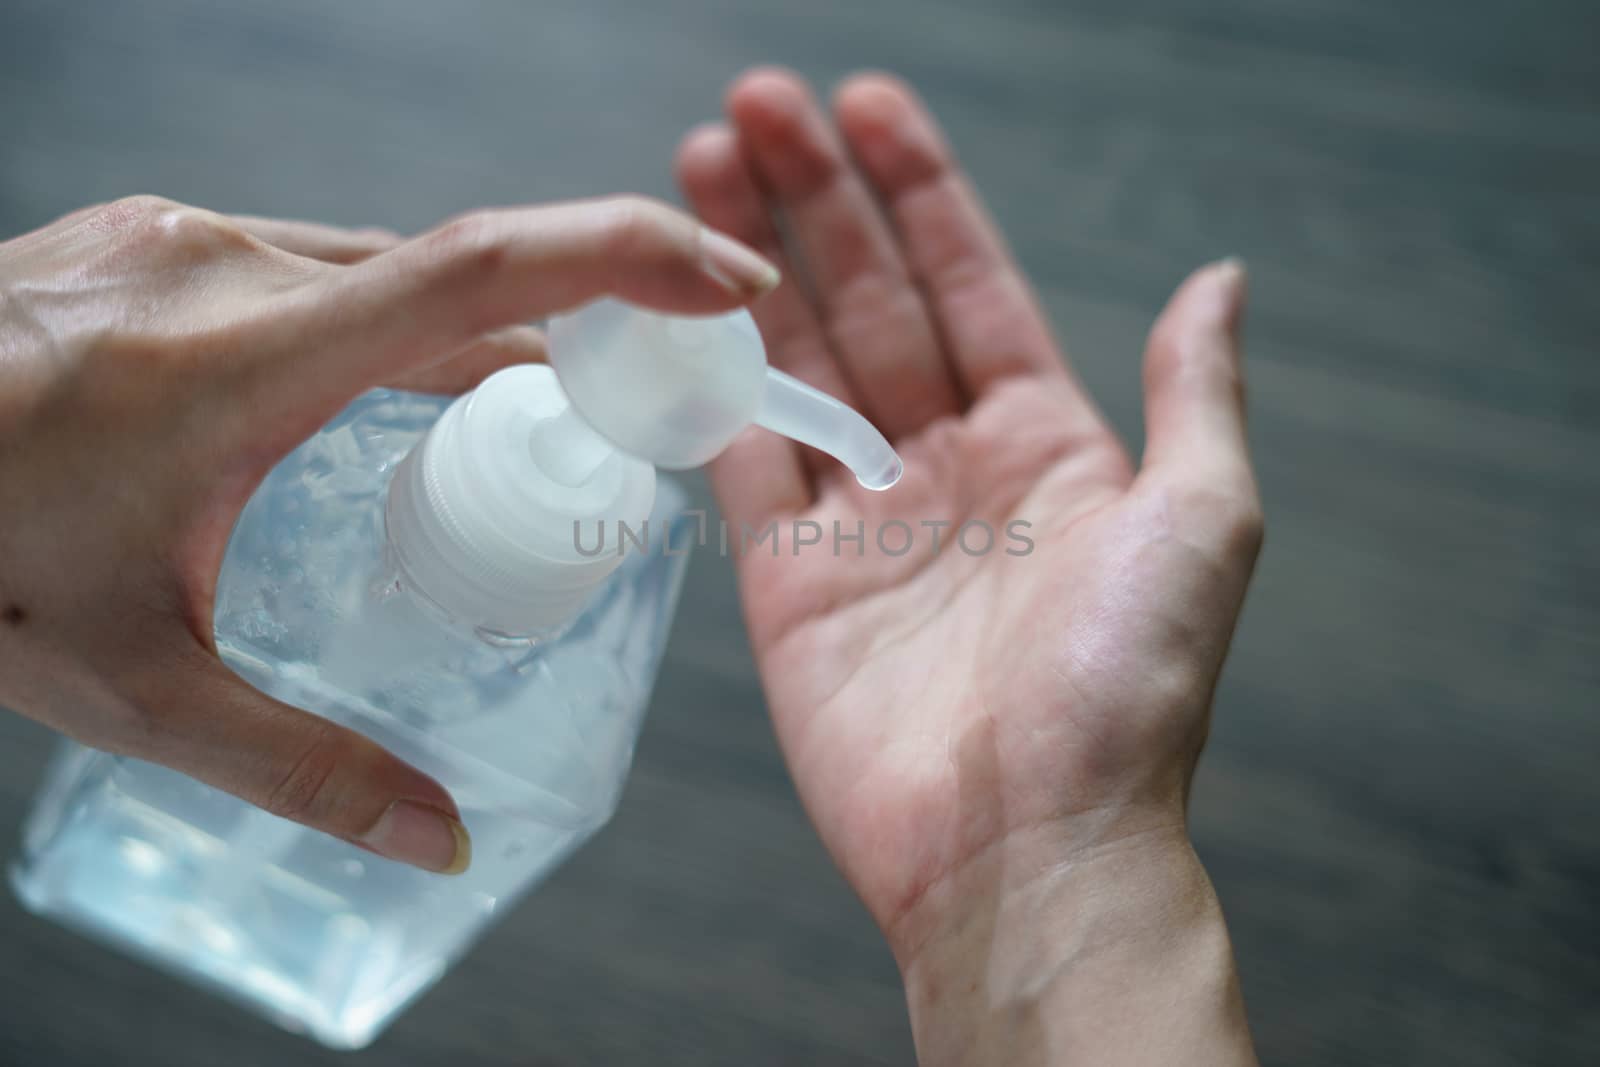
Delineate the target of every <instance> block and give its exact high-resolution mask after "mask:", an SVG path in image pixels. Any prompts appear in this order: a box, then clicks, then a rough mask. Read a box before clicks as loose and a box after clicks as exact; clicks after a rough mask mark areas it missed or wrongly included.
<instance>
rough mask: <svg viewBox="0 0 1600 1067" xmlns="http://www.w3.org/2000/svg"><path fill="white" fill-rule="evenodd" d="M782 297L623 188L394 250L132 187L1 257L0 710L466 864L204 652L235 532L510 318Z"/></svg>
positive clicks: (348, 760)
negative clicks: (356, 424) (337, 430)
mask: <svg viewBox="0 0 1600 1067" xmlns="http://www.w3.org/2000/svg"><path fill="white" fill-rule="evenodd" d="M776 283H777V272H776V271H775V270H774V269H773V267H772V266H771V265H770V264H769V263H767V262H766V261H765V260H764V259H762V258H761V257H759V256H757V255H756V254H755V253H754V252H751V251H750V250H749V249H747V248H745V247H744V246H743V245H740V244H738V243H737V242H735V241H733V240H731V239H729V238H727V237H724V236H722V235H720V234H717V233H716V232H714V231H712V230H709V229H707V228H706V227H704V226H702V225H700V224H699V223H697V222H695V221H694V220H692V219H690V218H689V217H687V216H685V215H683V214H681V213H680V212H678V211H676V210H674V209H671V208H669V207H667V206H665V205H662V204H658V203H655V202H652V201H648V200H643V199H639V198H634V197H618V198H611V199H603V200H591V201H581V202H573V203H565V204H557V205H551V206H544V207H533V208H518V209H507V210H496V211H483V212H477V213H474V214H470V215H466V216H463V217H460V218H457V219H455V220H453V221H450V222H447V223H445V224H444V225H442V226H440V227H438V228H437V229H435V230H433V231H431V232H429V233H426V234H424V235H422V236H420V237H418V238H416V239H414V240H410V241H401V240H400V239H399V238H397V237H393V236H392V235H386V234H383V233H381V232H376V231H354V232H352V231H341V230H335V229H331V228H328V227H320V226H311V225H307V224H300V223H284V222H277V221H273V220H267V219H244V218H237V219H236V218H229V217H226V216H223V215H218V214H215V213H213V212H210V211H204V210H200V209H198V208H193V207H186V206H184V205H181V204H176V203H173V202H171V201H167V200H161V199H158V198H154V197H134V198H132V199H127V200H120V201H117V202H116V203H113V204H109V205H105V206H101V207H95V208H89V209H85V210H83V211H80V212H77V213H76V214H73V215H70V216H67V217H66V218H63V219H61V220H59V221H57V222H55V223H53V224H51V225H49V226H46V227H44V228H43V229H40V230H37V231H35V232H33V233H30V234H26V235H24V236H22V237H18V238H16V239H15V240H12V241H8V242H6V243H4V244H0V705H3V706H6V707H10V708H12V709H14V710H16V711H18V712H21V713H22V714H24V715H27V716H29V717H30V718H33V719H37V720H38V721H40V722H42V723H44V724H46V725H48V726H51V727H53V728H55V729H57V730H60V731H61V732H63V733H65V734H67V735H69V736H71V737H73V738H75V739H77V740H78V741H81V742H83V743H85V744H88V745H92V746H94V747H96V748H101V749H106V750H109V751H112V752H117V753H125V754H129V755H133V756H137V757H140V758H143V759H147V760H152V761H154V762H157V763H162V764H165V765H167V766H169V767H172V768H174V769H176V770H179V771H182V772H184V773H186V774H189V775H191V776H193V777H195V778H198V779H200V780H201V781H203V782H207V783H209V784H211V785H213V786H216V787H218V788H221V789H224V790H227V791H228V792H230V793H233V794H235V795H237V796H239V797H242V798H243V799H245V800H247V801H249V802H251V803H253V804H256V805H258V806H260V807H262V808H264V809H266V810H268V811H271V812H273V813H275V814H278V815H281V816H284V817H286V818H289V819H293V820H296V821H298V822H301V823H304V824H306V825H307V826H311V827H313V828H315V829H318V830H322V831H325V832H327V833H330V834H333V835H335V836H337V837H341V838H344V839H346V840H349V841H352V842H355V843H357V844H360V845H362V846H363V847H366V848H368V849H370V850H372V851H375V852H377V853H379V854H381V855H384V856H387V857H389V858H391V859H395V860H400V861H403V862H406V863H411V864H415V865H417V866H420V867H424V868H428V869H430V870H436V871H449V872H454V871H459V870H462V869H464V868H465V866H466V863H467V861H468V859H469V857H470V844H469V839H468V837H467V835H466V831H465V829H464V828H463V827H462V825H461V823H460V813H459V811H458V810H457V808H456V806H455V804H454V802H453V801H452V800H451V798H450V796H449V794H448V793H447V792H446V791H445V790H444V789H443V788H442V787H441V786H440V785H439V784H438V783H437V782H435V781H433V780H432V779H430V778H428V777H427V776H425V775H423V774H422V773H420V772H419V771H417V770H416V769H414V768H412V767H410V766H408V765H407V764H405V763H402V762H401V761H400V760H398V759H396V758H395V757H394V756H392V755H391V754H389V753H388V752H386V751H384V750H383V749H382V748H380V747H379V746H377V745H375V744H373V743H372V742H371V741H369V740H367V739H365V738H363V737H361V736H360V735H358V734H356V733H354V732H352V731H349V730H346V729H344V728H343V727H340V726H336V725H334V724H332V723H330V722H327V721H325V720H323V719H320V718H318V717H316V716H314V715H311V714H309V713H307V712H305V711H302V710H299V709H297V708H293V707H290V706H288V705H285V704H283V703H280V702H278V701H276V700H273V699H271V698H269V697H267V696H265V695H263V694H261V693H260V692H258V691H256V690H255V689H253V688H251V687H250V686H249V685H247V684H246V683H245V682H244V681H242V680H241V679H239V678H238V677H237V676H235V675H234V674H233V673H232V672H231V671H229V670H228V668H227V667H225V666H224V665H223V664H222V662H221V661H220V660H219V659H218V658H217V655H216V648H215V645H214V642H213V638H212V624H211V613H212V596H213V593H214V590H215V585H216V579H217V571H218V568H219V567H220V565H221V561H222V554H223V549H224V548H225V547H226V543H227V540H228V535H229V532H230V531H231V530H232V528H233V523H234V520H235V519H236V518H237V516H238V514H239V511H240V509H241V508H242V507H243V505H244V503H245V501H246V500H247V499H248V498H249V496H250V494H251V492H252V491H253V490H254V489H255V487H256V485H257V484H258V483H259V482H260V481H261V479H262V478H263V477H264V476H265V474H266V473H267V471H268V470H269V469H271V467H272V466H273V464H275V463H276V462H277V461H278V460H279V459H281V458H282V457H283V456H284V455H285V454H287V453H288V452H289V451H290V450H291V449H293V448H294V447H295V446H296V445H297V444H298V443H299V442H300V441H302V440H303V439H304V438H306V437H307V436H309V435H310V434H311V433H312V432H313V431H314V430H316V428H317V427H319V426H320V425H321V424H322V423H323V422H325V421H326V420H327V419H329V418H330V417H332V416H333V415H334V414H336V413H337V412H338V411H339V410H340V409H341V408H342V407H344V405H345V404H347V403H348V402H349V401H350V400H352V399H353V398H354V397H355V396H357V395H358V394H359V393H361V392H362V391H363V390H365V389H367V388H368V387H370V386H374V385H379V384H398V385H403V386H405V387H409V388H415V389H424V390H432V391H440V392H456V391H462V390H465V389H470V388H471V387H472V386H474V385H475V384H476V383H477V382H478V381H479V380H481V379H482V378H483V377H484V376H485V375H487V374H489V373H491V372H492V371H494V370H496V369H499V368H500V367H502V366H504V365H507V364H508V363H515V362H524V361H532V360H538V359H541V358H543V352H544V349H543V342H542V338H541V337H540V335H539V334H538V332H537V331H535V330H532V329H530V328H527V327H519V326H517V325H516V324H518V323H522V322H526V321H528V320H530V319H534V318H538V317H541V316H544V315H547V314H550V313H552V312H555V311H560V310H564V309H567V308H570V307H573V306H576V305H578V304H581V303H583V302H585V301H587V300H589V299H591V298H594V297H597V296H601V295H615V296H618V297H621V298H623V299H626V300H629V301H632V302H634V303H638V304H642V305H645V306H648V307H653V308H658V309H661V310H666V311H676V312H684V313H711V312H718V311H725V310H728V309H731V308H734V307H737V306H739V305H741V304H744V303H746V302H748V301H749V300H751V299H752V298H754V297H755V296H757V295H759V294H760V293H762V292H764V291H766V290H768V289H770V288H772V287H773V286H774V285H775V284H776Z"/></svg>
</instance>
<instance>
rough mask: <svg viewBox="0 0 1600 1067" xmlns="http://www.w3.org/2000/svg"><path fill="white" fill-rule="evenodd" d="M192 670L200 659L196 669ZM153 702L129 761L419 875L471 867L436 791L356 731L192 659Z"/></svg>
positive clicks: (467, 841) (216, 664) (459, 829)
mask: <svg viewBox="0 0 1600 1067" xmlns="http://www.w3.org/2000/svg"><path fill="white" fill-rule="evenodd" d="M197 661H198V662H197ZM189 664H190V665H191V666H192V669H190V670H182V671H173V672H169V673H168V674H167V678H169V679H172V680H174V681H179V682H180V684H181V687H182V688H181V691H179V690H178V687H177V685H173V684H172V683H171V682H169V683H168V686H169V688H168V691H167V692H166V694H165V695H164V697H158V698H157V700H155V701H150V702H149V703H150V705H151V707H152V709H153V712H154V714H152V716H151V721H153V722H155V723H156V724H157V729H155V730H152V731H149V735H150V736H149V739H148V741H147V742H146V743H145V744H141V745H138V746H135V747H136V748H137V749H139V750H138V751H133V752H132V753H131V754H132V755H135V756H138V757H140V758H143V759H148V760H150V761H151V762H154V763H160V764H162V765H164V766H167V767H170V768H172V769H173V770H176V771H179V772H181V773H183V774H187V775H189V776H190V777H191V778H195V779H198V780H199V781H202V782H204V783H206V784H207V785H211V786H214V787H216V788H218V789H221V790H224V791H226V792H228V793H232V794H233V795H234V796H236V797H239V798H240V799H242V800H245V801H248V802H249V803H251V804H254V805H255V806H256V807H258V808H261V809H263V810H265V811H268V812H270V813H272V814H273V815H277V816H280V817H282V818H285V819H290V820H292V821H294V822H297V823H301V824H303V825H305V826H309V827H311V828H312V829H314V830H320V831H322V832H323V833H326V834H331V835H332V836H334V837H337V838H341V839H343V840H345V841H349V842H350V843H352V844H354V845H357V846H359V847H361V848H364V849H366V850H367V851H369V852H373V853H375V854H377V855H379V856H383V857H385V858H387V859H391V860H397V861H399V862H401V863H407V864H410V865H412V866H415V867H421V868H423V869H424V870H429V871H435V872H438V873H442V874H459V873H461V872H462V871H464V870H466V869H467V865H468V864H469V863H470V862H471V858H472V841H471V838H470V837H469V836H468V834H467V830H466V827H465V826H463V825H462V823H461V816H460V811H459V810H458V809H457V807H456V804H455V801H454V800H452V799H451V797H450V794H449V793H448V792H447V791H446V790H445V788H444V787H443V786H441V785H440V784H439V783H438V782H436V781H434V780H433V779H432V778H430V777H428V776H427V775H425V774H423V773H422V772H421V771H419V770H417V769H416V768H415V767H412V766H411V765H409V764H407V763H405V762H403V761H402V760H400V759H398V758H396V757H395V756H394V755H392V754H391V753H389V752H388V751H386V750H385V749H384V748H383V747H382V746H380V745H378V744H376V743H375V742H373V741H371V740H370V739H368V738H366V737H363V736H362V735H361V734H359V733H356V732H355V731H354V730H350V729H347V728H345V727H343V726H340V725H338V724H336V723H332V722H329V721H327V720H326V719H322V718H319V717H318V716H316V715H312V714H311V713H309V712H306V711H302V710H300V709H299V708H295V707H291V706H290V705H288V704H285V703H283V702H281V701H278V700H274V699H272V698H271V697H268V696H266V695H265V694H263V693H261V692H260V691H258V690H256V689H255V688H254V687H252V686H251V685H250V684H249V683H247V682H245V681H244V680H243V679H242V678H240V677H238V676H237V675H235V674H234V673H233V672H232V671H230V670H229V669H228V668H227V667H226V666H225V665H223V663H222V662H221V661H220V660H217V659H215V658H214V657H212V656H211V655H209V654H206V653H203V652H201V651H200V650H198V649H197V650H196V652H195V654H194V656H193V658H191V659H190V661H189Z"/></svg>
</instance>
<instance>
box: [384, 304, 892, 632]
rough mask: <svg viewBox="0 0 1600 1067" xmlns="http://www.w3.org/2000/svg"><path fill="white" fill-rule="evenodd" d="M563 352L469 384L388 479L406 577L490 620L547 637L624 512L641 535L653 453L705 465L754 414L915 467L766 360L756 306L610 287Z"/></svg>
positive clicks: (605, 569) (563, 331)
mask: <svg viewBox="0 0 1600 1067" xmlns="http://www.w3.org/2000/svg"><path fill="white" fill-rule="evenodd" d="M550 362H551V364H552V365H553V366H554V368H555V369H554V371H553V372H552V370H551V368H550V367H539V366H519V367H511V368H508V369H506V370H503V371H500V372H499V373H497V374H494V375H492V376H490V377H489V378H488V379H487V380H485V381H484V382H483V384H482V385H480V386H478V388H477V389H475V390H473V392H472V393H470V394H468V395H467V396H464V397H462V398H461V399H459V400H457V401H456V402H455V403H454V404H452V405H451V406H450V407H449V409H448V410H446V412H445V413H444V415H443V416H442V417H441V418H440V419H439V421H438V422H437V423H436V424H435V425H434V427H433V429H431V430H429V431H428V436H427V437H426V438H424V439H423V441H422V443H421V444H420V445H418V446H417V447H416V448H415V449H413V450H412V453H411V454H410V455H409V456H407V457H406V459H405V461H404V462H403V463H402V464H401V467H400V469H399V470H398V471H397V472H396V474H395V479H394V482H393V484H392V486H391V488H390V492H389V504H388V512H387V521H388V531H389V540H390V544H391V545H392V546H393V548H394V551H395V553H396V555H397V556H398V558H399V562H400V565H401V567H402V568H403V570H404V571H405V573H406V575H407V576H408V577H409V578H410V579H411V581H412V582H413V583H414V584H415V585H416V587H417V588H418V589H420V590H421V591H422V592H423V593H424V594H426V595H427V596H428V597H429V598H430V599H431V600H433V601H434V602H435V603H437V604H438V605H440V606H441V607H443V608H444V609H445V610H446V611H448V612H449V613H450V614H452V615H454V616H456V617H457V618H462V619H467V620H470V621H472V622H473V624H474V625H477V626H480V627H485V628H488V629H491V630H497V631H500V632H503V633H507V634H522V635H539V634H543V633H548V632H550V631H552V630H554V629H555V628H557V627H559V626H560V625H561V624H562V623H564V622H566V621H567V620H568V619H570V618H572V617H574V616H575V615H576V614H577V613H578V612H579V611H581V610H582V609H583V606H584V605H585V604H586V603H587V602H588V599H589V596H590V595H591V594H592V593H593V591H594V590H595V589H596V588H598V587H599V585H600V583H601V582H603V581H605V579H606V578H607V577H608V576H609V575H610V574H611V572H612V571H614V570H615V569H616V568H617V566H618V565H619V564H620V563H621V562H622V554H621V552H620V551H619V549H620V540H621V536H622V534H621V525H622V524H626V525H627V527H628V528H629V529H630V530H632V531H634V532H635V533H637V532H638V531H640V530H641V529H642V527H643V524H644V522H645V520H646V518H648V516H649V515H650V510H651V504H652V502H653V500H654V497H655V468H654V467H653V466H652V464H656V465H659V466H662V467H667V468H671V469H682V468H686V467H695V466H699V465H700V464H702V463H704V462H706V461H707V460H709V459H711V458H713V457H714V456H716V455H717V454H718V453H719V452H721V451H722V450H723V449H724V448H726V447H727V446H728V445H729V444H730V443H732V441H733V439H734V438H735V437H736V436H738V434H739V432H740V431H741V430H743V429H744V428H745V427H746V426H749V425H750V424H751V423H757V424H759V425H761V426H765V427H767V428H768V429H771V430H775V431H776V432H778V433H781V434H784V435H785V436H788V437H792V438H794V439H795V440H797V441H802V442H804V443H806V444H808V445H812V446H813V447H816V448H820V449H822V450H823V451H824V452H828V453H830V454H832V455H834V456H836V457H837V458H839V459H840V460H841V461H842V462H844V464H845V465H846V466H848V467H849V468H850V469H851V470H852V471H853V472H854V473H855V475H856V478H857V480H858V481H860V482H861V484H862V485H864V486H866V487H867V488H869V489H887V488H888V487H889V486H891V485H893V484H894V483H895V481H896V480H898V479H899V477H900V473H901V465H900V458H899V457H898V456H896V455H895V452H894V449H892V448H890V447H889V443H888V442H887V441H885V440H884V438H883V435H882V434H880V433H878V431H877V430H875V429H874V428H873V426H872V424H871V423H870V422H868V421H867V420H866V419H864V418H862V417H861V416H860V415H859V414H857V413H856V412H855V411H853V410H851V409H850V408H849V407H847V406H846V405H844V404H841V403H840V402H839V401H837V400H835V399H833V398H832V397H830V396H828V395H826V394H825V393H820V392H818V391H817V390H815V389H812V388H811V387H810V386H808V385H805V384H804V383H802V382H800V381H797V380H796V379H794V378H791V377H789V376H788V375H787V374H784V373H782V372H780V371H777V370H773V369H769V368H768V367H767V359H766V352H765V349H763V347H762V344H761V335H760V333H759V332H757V330H756V326H755V323H754V321H752V320H751V318H750V316H749V314H748V313H746V312H743V311H737V312H734V313H732V314H730V315H720V316H716V317H711V318H679V317H673V316H667V315H657V314H654V313H652V312H648V311H644V310H642V309H639V308H635V307H630V306H628V305H626V304H620V303H617V302H615V301H611V300H601V301H597V302H595V303H593V304H589V305H587V306H585V307H583V308H580V309H579V310H577V311H575V312H573V313H572V314H570V315H564V316H561V317H558V318H557V319H555V320H554V321H553V322H552V323H551V326H550ZM558 378H559V382H558V380H557V379H558ZM607 530H609V531H611V532H612V536H613V538H614V539H615V540H614V541H613V542H612V543H613V544H614V545H616V546H617V547H616V548H611V549H610V550H606V548H605V541H604V537H605V532H606V531H607Z"/></svg>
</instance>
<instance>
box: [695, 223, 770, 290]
mask: <svg viewBox="0 0 1600 1067" xmlns="http://www.w3.org/2000/svg"><path fill="white" fill-rule="evenodd" d="M700 261H701V265H702V266H704V267H705V271H706V273H707V274H709V275H711V276H712V277H713V278H715V279H716V280H717V281H718V282H719V283H720V284H721V285H723V286H724V287H726V288H728V289H731V290H732V291H733V292H735V293H738V294H739V295H741V296H760V295H761V294H762V293H768V292H771V291H772V290H773V289H776V288H777V287H778V279H779V277H780V275H779V274H778V268H777V267H774V266H773V265H772V264H771V263H768V262H767V261H766V260H765V259H763V258H762V257H761V256H759V255H757V254H756V253H755V252H754V251H752V250H751V249H749V248H747V247H745V246H744V245H742V244H740V243H739V242H738V241H735V240H734V239H733V238H731V237H729V236H728V235H727V234H723V233H718V232H717V231H716V230H713V229H709V228H707V229H702V230H701V231H700Z"/></svg>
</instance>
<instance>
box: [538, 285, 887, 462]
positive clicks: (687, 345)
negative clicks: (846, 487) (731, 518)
mask: <svg viewBox="0 0 1600 1067" xmlns="http://www.w3.org/2000/svg"><path fill="white" fill-rule="evenodd" d="M549 333H550V365H552V366H555V373H557V376H558V378H560V381H562V389H563V390H565V392H566V395H568V397H570V398H571V403H573V408H576V411H578V414H579V416H581V418H582V419H584V421H586V422H587V424H589V426H590V427H594V429H595V430H597V432H598V434H600V435H602V437H605V438H606V440H610V442H611V443H614V445H616V446H618V448H621V450H622V451H626V453H629V454H630V456H635V458H638V459H645V461H648V462H653V464H656V466H658V467H667V469H672V470H682V469H686V467H698V466H701V464H704V462H707V461H709V459H712V458H714V456H717V454H718V453H720V451H722V450H723V448H726V446H728V445H730V443H731V442H733V438H734V437H738V435H739V432H741V430H742V429H744V427H747V426H750V424H752V422H754V424H757V426H763V427H766V429H770V430H773V432H776V434H782V435H784V437H792V438H794V440H797V442H802V443H805V445H811V446H813V448H819V450H822V451H826V453H827V454H830V456H834V458H835V459H838V461H840V462H843V464H845V466H846V467H850V470H851V472H853V474H854V475H856V480H858V482H861V485H864V486H866V488H869V490H886V488H890V486H891V485H894V482H898V480H899V475H901V470H902V467H901V461H899V456H896V454H894V450H893V448H890V443H888V442H886V440H883V435H882V434H878V430H877V429H874V426H872V424H870V422H867V421H866V419H864V418H862V416H861V414H858V413H856V411H854V410H851V408H850V406H848V405H843V403H840V402H838V400H835V398H832V397H829V395H827V394H824V392H818V390H816V389H811V387H810V386H806V384H805V382H800V381H797V379H794V378H790V376H789V374H784V373H782V371H779V370H774V368H768V366H766V349H765V347H763V346H762V334H760V331H758V330H757V328H755V320H752V318H750V315H749V312H744V310H738V312H733V314H728V315H714V317H706V318H685V317H675V315H659V314H656V312H648V310H645V309H642V307H632V306H629V304H622V302H618V301H595V302H592V304H587V306H584V307H581V309H578V310H576V312H573V314H570V315H558V317H557V318H554V320H552V322H550V331H549Z"/></svg>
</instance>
